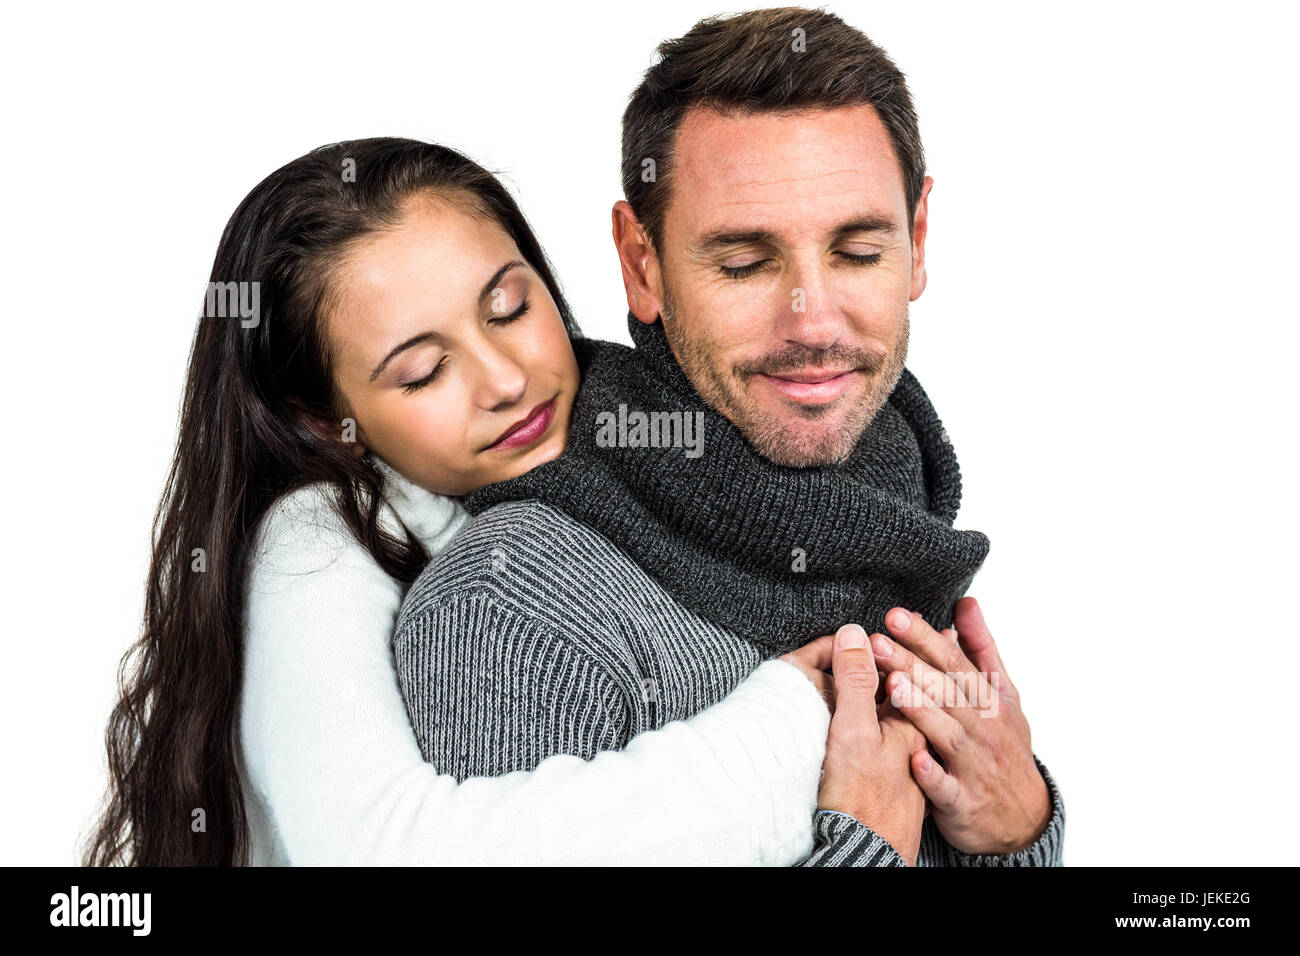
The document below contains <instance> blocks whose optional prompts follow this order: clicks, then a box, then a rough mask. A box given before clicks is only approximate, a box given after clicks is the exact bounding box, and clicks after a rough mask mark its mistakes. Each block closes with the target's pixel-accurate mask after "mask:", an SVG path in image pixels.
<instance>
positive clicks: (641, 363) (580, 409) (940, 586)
mask: <svg viewBox="0 0 1300 956" xmlns="http://www.w3.org/2000/svg"><path fill="white" fill-rule="evenodd" d="M628 327H629V329H630V330H631V333H632V338H633V341H634V342H635V343H636V347H635V349H630V348H628V347H627V346H625V345H620V344H617V343H613V342H603V341H599V340H594V339H579V340H576V341H575V342H574V343H573V346H574V351H575V353H576V355H577V359H578V365H579V368H580V369H581V372H582V385H581V387H580V388H579V391H578V397H577V400H576V402H575V404H574V411H573V416H572V420H571V425H570V432H569V442H568V445H567V447H566V449H565V451H564V453H563V454H562V455H561V456H560V457H558V458H556V459H554V460H553V461H550V462H547V463H545V464H543V465H541V466H539V467H537V468H534V469H533V470H532V471H530V472H528V473H527V474H524V475H521V476H519V477H518V478H512V479H510V480H508V481H503V482H498V483H496V484H492V485H487V486H485V487H483V488H481V489H479V490H478V491H476V492H473V493H472V494H470V495H469V496H467V497H466V498H465V501H464V503H465V506H466V508H467V509H468V510H469V511H470V513H471V514H478V513H479V512H482V511H483V510H485V509H487V508H489V507H491V506H492V505H495V504H499V503H501V502H504V501H518V500H524V499H537V500H540V501H543V502H545V503H547V504H549V505H552V506H554V507H556V508H559V509H560V510H562V511H565V512H567V513H568V514H569V515H571V516H572V517H573V518H575V519H577V520H578V521H580V522H582V523H583V524H585V525H587V526H588V527H590V528H592V529H594V530H596V531H598V532H600V533H601V534H602V535H604V536H605V537H606V538H608V539H609V540H610V541H611V542H613V543H614V544H615V545H617V546H618V547H619V548H620V549H622V550H623V552H624V553H626V554H627V555H628V556H629V557H631V558H632V560H634V561H635V562H636V563H637V564H638V565H640V566H641V568H642V569H644V570H645V571H646V573H647V574H649V575H650V576H651V577H653V578H654V579H655V580H656V581H658V582H659V584H660V585H662V586H663V587H664V588H665V589H666V590H667V591H668V592H669V593H670V594H672V595H673V597H674V598H676V600H677V601H679V602H680V603H681V604H682V605H684V606H685V607H687V608H689V609H690V610H691V611H693V612H694V613H696V614H698V615H700V616H701V617H704V618H706V619H708V620H710V621H713V622H714V623H716V624H718V625H720V626H722V627H724V628H727V629H728V630H731V631H734V632H735V633H737V634H740V635H743V636H746V637H748V638H749V639H751V640H753V641H754V642H756V643H757V644H759V645H761V646H763V647H764V648H765V649H766V650H767V651H768V652H770V653H783V652H784V651H786V650H789V649H791V648H794V647H797V646H799V645H801V644H803V643H806V642H807V641H808V640H810V639H812V638H814V637H817V636H819V635H822V634H830V633H833V632H834V631H835V630H836V629H837V628H838V627H839V626H840V625H842V624H845V623H847V622H850V621H853V622H857V623H860V624H861V625H862V626H863V627H865V628H866V629H867V631H868V633H870V632H873V631H883V630H884V615H885V612H886V611H888V610H889V609H890V608H891V607H893V606H895V605H901V606H903V607H907V608H910V609H912V610H914V611H916V612H918V613H920V614H921V615H922V616H924V617H925V619H926V620H927V621H929V622H930V623H931V624H932V625H934V626H935V627H937V628H943V627H948V626H951V624H952V611H953V604H954V603H955V602H956V600H957V598H959V597H961V596H962V594H964V593H965V591H966V588H967V587H969V585H970V583H971V580H972V579H973V578H974V576H975V572H976V571H978V570H979V567H980V564H981V563H982V562H983V560H984V557H985V555H986V554H987V553H988V539H987V538H986V537H985V536H984V535H983V534H981V533H979V532H978V531H956V530H954V529H953V527H952V523H953V520H954V519H955V518H956V516H957V508H958V505H959V503H960V501H961V474H960V472H959V470H958V467H957V458H956V456H955V455H954V453H953V449H952V446H951V445H950V444H949V442H948V439H947V434H946V433H945V432H944V429H943V426H942V424H941V423H940V421H939V418H938V416H937V415H936V414H935V411H934V408H933V406H932V405H931V404H930V400H929V398H927V397H926V394H925V392H924V391H923V390H922V389H921V385H920V383H919V382H917V380H916V378H915V377H914V376H913V375H912V373H911V372H910V371H906V370H904V372H903V375H902V378H901V379H900V380H899V382H898V385H897V386H896V387H895V389H894V391H893V394H892V395H891V396H890V398H889V401H888V402H886V403H885V405H884V407H883V408H882V409H881V410H880V412H879V413H878V414H877V415H876V417H875V419H874V420H873V421H872V423H871V425H870V426H869V427H868V428H867V430H866V432H864V434H863V436H862V440H861V441H860V443H859V445H858V447H857V448H856V449H855V451H854V452H853V454H852V455H851V456H850V457H849V459H848V460H847V461H845V462H842V463H840V464H837V465H831V466H823V467H815V468H789V467H782V466H779V465H775V464H773V463H772V462H770V461H768V460H767V459H766V458H763V457H762V456H761V455H759V454H758V453H757V452H756V451H754V449H753V447H752V446H751V445H750V444H749V442H748V441H746V439H745V438H744V436H743V435H741V433H740V432H739V431H738V430H737V429H736V427H735V426H734V425H732V423H731V422H730V421H729V420H728V419H727V418H725V417H724V416H722V415H721V414H719V413H718V412H716V411H715V410H714V409H712V408H711V407H710V406H709V405H707V404H706V403H705V401H704V399H703V398H701V397H700V395H699V393H698V392H696V390H695V388H694V387H693V386H692V385H691V383H690V380H689V379H688V378H687V377H686V374H685V373H684V372H683V371H682V370H681V368H680V366H678V364H677V361H676V359H675V358H674V356H673V354H672V350H671V348H670V346H669V345H668V341H667V339H666V337H665V336H664V331H663V325H662V323H661V322H656V323H655V324H654V325H650V326H648V325H645V324H644V323H642V322H639V321H637V319H636V318H635V317H633V316H631V315H629V317H628ZM620 405H622V406H625V411H623V412H621V411H620ZM635 411H643V412H646V413H653V412H681V413H685V414H684V416H683V417H686V416H689V418H690V419H691V421H697V420H698V418H697V416H696V415H695V414H694V413H696V412H701V413H703V433H702V435H701V436H698V437H699V438H701V439H702V444H701V446H700V448H699V451H698V453H697V454H696V455H695V456H694V457H692V456H691V455H689V454H687V449H684V448H683V447H640V445H644V444H646V442H645V441H642V442H639V443H638V447H627V445H631V444H633V442H634V441H635V440H636V439H635V437H627V438H626V443H625V445H620V444H619V443H620V442H622V441H624V438H625V437H626V436H635V435H636V433H637V429H636V428H635V426H634V425H633V427H630V428H629V427H628V425H627V423H628V422H633V423H635V419H636V416H633V414H632V413H633V412H635ZM615 419H617V420H618V426H617V434H618V436H619V437H618V439H617V440H615V441H613V442H611V440H610V439H611V435H613V434H615V429H614V428H613V427H612V426H611V421H613V420H615ZM662 420H663V419H662V417H661V421H662ZM659 434H662V435H664V436H665V438H666V436H667V434H668V433H667V431H666V430H665V431H663V432H660V433H659ZM687 434H688V436H689V433H687ZM655 443H656V444H659V442H655ZM665 443H666V442H665ZM611 445H612V447H608V446H611Z"/></svg>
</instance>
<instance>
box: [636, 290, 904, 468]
mask: <svg viewBox="0 0 1300 956" xmlns="http://www.w3.org/2000/svg"><path fill="white" fill-rule="evenodd" d="M675 312H676V307H675V305H674V303H673V298H672V294H671V292H670V291H669V290H668V286H667V282H665V283H664V302H663V308H662V310H661V311H660V313H659V318H660V321H662V322H663V324H664V335H665V336H666V337H667V339H668V344H669V346H670V347H671V348H672V350H673V354H674V355H675V356H676V358H677V362H678V364H679V365H680V366H681V368H682V371H683V372H685V373H686V377H687V378H688V379H690V381H691V384H692V385H694V386H695V390H696V391H697V392H699V393H700V397H701V398H703V399H704V401H705V402H706V403H708V405H709V407H710V408H712V409H714V410H715V411H717V412H718V413H719V414H721V415H724V416H726V418H727V419H728V420H729V421H730V422H731V423H732V424H733V425H735V426H736V429H737V431H739V432H740V433H741V435H743V436H744V438H745V440H746V441H748V442H749V444H750V445H751V446H752V447H753V448H754V450H755V451H756V452H758V453H759V454H760V455H762V456H763V457H764V458H766V459H767V460H769V461H771V462H773V463H774V464H777V465H784V466H788V467H793V468H810V467H817V466H822V465H833V464H838V463H840V462H842V461H844V460H845V459H847V458H848V457H849V456H850V455H852V454H853V450H854V449H855V448H856V447H857V446H858V442H859V441H861V439H862V435H863V433H864V432H865V431H866V430H867V428H868V427H869V426H870V425H871V423H872V421H874V420H875V417H876V414H877V413H878V412H879V411H880V409H881V408H883V407H884V404H885V402H887V401H889V396H890V394H892V393H893V391H894V388H895V386H897V384H898V380H899V378H900V377H902V374H903V366H904V363H905V362H906V361H907V346H908V326H909V321H910V319H909V312H908V306H907V304H906V303H904V305H903V314H902V322H901V325H900V328H901V335H900V337H899V341H898V344H897V346H896V347H895V348H894V349H893V350H892V351H891V352H890V354H889V355H888V356H886V357H885V358H884V359H883V360H882V359H881V357H880V356H879V355H878V354H876V353H863V352H852V353H849V352H847V351H845V350H841V349H839V348H837V347H834V346H833V347H832V348H830V349H823V350H817V349H804V350H797V351H795V352H789V353H784V354H783V355H782V357H781V359H782V360H780V361H779V362H777V363H773V362H771V361H770V360H767V361H764V362H760V363H759V365H760V367H754V366H750V367H747V368H745V369H743V370H742V371H741V374H740V375H739V376H738V377H739V378H740V379H741V380H742V381H743V380H748V381H752V380H753V374H754V373H755V372H757V371H763V372H768V373H780V372H790V371H794V370H796V369H798V368H804V367H807V366H809V365H814V366H815V365H838V366H844V365H852V366H853V367H855V368H862V369H864V370H866V371H867V372H868V373H869V376H868V387H867V391H866V393H865V395H863V397H862V398H860V399H858V400H857V401H856V402H855V404H854V405H853V406H852V407H851V408H850V409H849V410H848V414H847V416H846V418H845V419H844V421H843V422H842V423H841V425H840V426H839V427H837V428H834V429H831V430H829V431H822V430H819V431H816V432H813V433H806V432H798V431H793V430H792V429H791V428H790V427H789V426H788V425H787V424H786V422H785V421H783V420H782V419H780V418H777V417H775V416H773V415H770V414H768V413H766V412H765V411H763V410H762V409H760V408H758V407H756V406H755V405H754V403H752V402H750V401H747V399H746V396H745V394H744V392H743V391H740V390H738V389H736V388H735V387H734V382H735V381H736V379H734V378H728V377H727V376H726V375H724V374H722V372H721V371H720V370H719V369H718V368H717V366H716V365H715V364H714V362H713V360H712V357H711V356H710V354H709V352H708V349H707V348H705V347H704V346H703V345H702V344H701V343H700V342H699V341H695V340H691V339H689V338H688V337H687V336H685V335H683V334H682V331H681V326H680V325H679V323H678V322H677V319H676V315H675ZM831 407H838V405H837V404H836V405H831V406H820V407H800V406H793V405H792V406H791V410H792V412H793V414H794V415H796V416H801V417H803V418H805V419H807V420H809V421H816V420H818V419H823V418H825V417H826V416H827V414H828V413H829V409H830V408H831Z"/></svg>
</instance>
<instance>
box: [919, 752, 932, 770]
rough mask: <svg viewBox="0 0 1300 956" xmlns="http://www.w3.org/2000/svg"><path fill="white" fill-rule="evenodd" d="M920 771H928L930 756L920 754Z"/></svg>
mask: <svg viewBox="0 0 1300 956" xmlns="http://www.w3.org/2000/svg"><path fill="white" fill-rule="evenodd" d="M921 769H922V770H924V771H925V772H927V773H928V772H929V771H930V755H929V754H921Z"/></svg>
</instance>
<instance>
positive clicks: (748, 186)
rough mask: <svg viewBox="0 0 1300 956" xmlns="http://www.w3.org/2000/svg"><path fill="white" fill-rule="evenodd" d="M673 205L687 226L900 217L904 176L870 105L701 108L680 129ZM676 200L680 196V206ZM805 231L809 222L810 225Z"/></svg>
mask: <svg viewBox="0 0 1300 956" xmlns="http://www.w3.org/2000/svg"><path fill="white" fill-rule="evenodd" d="M671 179H672V182H671V185H670V189H672V191H673V195H672V201H671V203H670V205H671V206H672V207H675V211H676V212H678V213H684V214H685V217H686V218H688V219H689V220H690V221H691V223H692V225H693V226H697V227H700V228H706V229H710V228H713V227H714V226H719V227H720V226H721V224H722V223H725V222H727V221H742V220H743V221H747V222H748V223H749V224H751V225H752V224H756V223H757V222H759V221H761V220H763V219H766V218H771V219H772V220H773V221H774V223H779V222H780V221H782V220H786V219H788V218H789V216H790V215H792V214H793V213H794V211H795V210H798V209H802V212H803V215H804V216H805V217H816V218H819V219H820V218H822V217H825V216H829V217H831V218H834V217H835V216H837V215H840V214H841V213H842V212H844V211H845V210H846V209H849V208H851V209H852V214H853V215H858V214H861V213H867V212H871V213H879V214H885V215H889V214H894V215H898V214H899V212H898V211H899V209H901V207H902V206H903V204H904V203H903V183H902V171H901V168H900V167H899V165H898V159H897V157H896V156H895V155H894V151H893V147H892V144H891V142H890V139H889V134H888V131H887V130H886V129H885V127H884V125H883V124H882V123H881V122H880V119H879V117H878V116H877V115H876V111H875V110H874V109H872V108H871V107H870V106H867V105H862V106H853V107H837V108H835V109H829V110H827V109H819V110H801V111H798V112H783V113H770V112H765V113H756V114H736V113H727V114H723V113H718V112H716V111H714V110H711V109H703V108H697V109H693V110H691V111H690V112H688V113H687V115H686V117H685V118H684V119H683V121H682V124H681V126H680V128H679V129H678V132H677V138H676V142H675V149H674V155H673V174H672V177H671ZM679 200H682V201H680V202H679ZM808 224H809V225H811V223H808Z"/></svg>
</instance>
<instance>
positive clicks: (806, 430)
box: [740, 420, 857, 468]
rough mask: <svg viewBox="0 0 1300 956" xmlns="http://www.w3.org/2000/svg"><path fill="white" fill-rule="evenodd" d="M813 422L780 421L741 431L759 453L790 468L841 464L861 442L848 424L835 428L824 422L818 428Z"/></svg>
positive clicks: (840, 424) (837, 425) (841, 424)
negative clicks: (852, 433)
mask: <svg viewBox="0 0 1300 956" xmlns="http://www.w3.org/2000/svg"><path fill="white" fill-rule="evenodd" d="M809 425H810V423H809V422H807V421H793V422H792V421H782V420H776V421H768V422H766V423H763V424H761V425H755V426H754V427H747V428H741V429H740V431H741V434H743V435H744V436H745V438H746V439H747V440H748V441H749V444H750V445H751V446H752V447H753V449H754V450H755V451H756V452H758V453H759V454H760V455H762V456H763V457H764V458H766V459H767V460H768V461H770V462H772V463H773V464H775V465H783V466H785V467H787V468H816V467H820V466H823V465H834V464H838V463H839V462H842V461H843V460H844V459H846V458H847V457H848V456H849V455H850V454H851V453H852V452H853V449H854V448H855V447H856V445H857V440H856V437H855V436H850V435H848V434H847V432H846V428H847V426H846V425H844V423H842V422H837V423H836V425H835V426H834V427H828V426H827V425H826V424H824V423H821V422H818V423H817V427H809Z"/></svg>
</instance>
